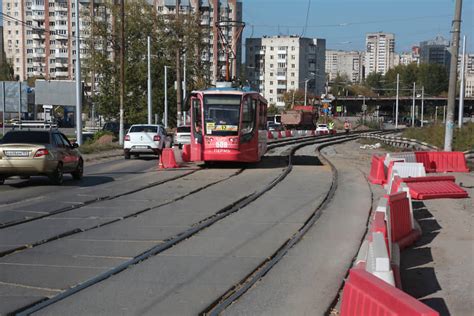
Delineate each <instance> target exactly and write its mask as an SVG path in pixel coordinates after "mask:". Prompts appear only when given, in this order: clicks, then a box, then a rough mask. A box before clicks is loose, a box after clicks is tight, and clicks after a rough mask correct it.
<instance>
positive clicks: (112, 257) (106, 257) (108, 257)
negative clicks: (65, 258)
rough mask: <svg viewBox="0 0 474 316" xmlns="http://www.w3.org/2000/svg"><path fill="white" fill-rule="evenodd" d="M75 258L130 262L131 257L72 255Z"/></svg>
mask: <svg viewBox="0 0 474 316" xmlns="http://www.w3.org/2000/svg"><path fill="white" fill-rule="evenodd" d="M73 257H75V258H81V257H83V258H99V259H123V260H130V259H132V258H133V257H116V256H92V255H74V256H73Z"/></svg>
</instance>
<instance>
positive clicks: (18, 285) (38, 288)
mask: <svg viewBox="0 0 474 316" xmlns="http://www.w3.org/2000/svg"><path fill="white" fill-rule="evenodd" d="M0 285H7V286H14V287H21V288H24V289H31V290H41V291H49V292H59V293H60V292H62V291H63V290H59V289H51V288H47V287H38V286H31V285H24V284H18V283H8V282H2V281H0Z"/></svg>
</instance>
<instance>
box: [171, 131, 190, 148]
mask: <svg viewBox="0 0 474 316" xmlns="http://www.w3.org/2000/svg"><path fill="white" fill-rule="evenodd" d="M173 143H174V144H175V145H178V147H179V149H181V148H182V147H183V145H184V144H191V126H189V125H183V126H178V127H177V128H176V132H175V134H174V140H173Z"/></svg>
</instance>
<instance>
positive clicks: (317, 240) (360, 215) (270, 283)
mask: <svg viewBox="0 0 474 316" xmlns="http://www.w3.org/2000/svg"><path fill="white" fill-rule="evenodd" d="M336 148H337V147H336ZM332 162H333V163H335V164H336V167H337V168H338V170H339V181H338V190H337V191H336V194H335V197H334V198H333V200H332V201H331V203H330V204H329V205H328V207H327V208H326V209H324V210H323V212H322V215H321V217H320V218H319V219H318V221H317V222H316V223H315V225H314V226H313V227H312V228H311V229H310V230H309V231H308V233H307V234H306V235H305V236H304V238H303V239H302V240H301V241H300V242H299V243H298V244H297V245H296V246H295V247H293V248H292V249H291V250H290V251H289V252H288V254H287V255H286V256H285V257H284V258H283V259H282V260H281V261H280V262H279V263H278V264H277V265H276V266H275V267H273V269H272V270H271V271H270V272H269V273H268V274H267V275H265V277H264V278H263V279H262V280H261V281H260V282H259V283H258V286H255V287H253V288H252V289H251V290H249V292H248V293H246V294H245V295H244V296H243V297H242V298H241V299H240V300H239V301H237V302H236V303H234V304H233V305H231V306H230V307H229V308H228V309H227V310H226V312H225V314H228V315H262V314H267V315H323V314H324V313H325V312H326V310H327V308H328V307H329V305H330V304H331V303H332V301H333V299H334V298H335V296H336V295H337V293H338V290H339V287H340V285H341V284H342V282H343V279H344V277H345V274H346V272H347V269H348V268H349V266H350V264H351V261H352V259H353V257H354V256H355V254H356V253H357V249H358V246H359V244H360V240H361V239H362V236H363V235H364V233H365V229H366V221H367V217H368V215H369V211H370V206H371V195H370V190H369V187H368V184H367V182H366V180H365V178H364V177H363V175H362V174H361V173H360V171H358V170H357V169H356V168H354V167H353V166H352V165H351V164H349V163H348V162H347V161H343V160H337V159H332Z"/></svg>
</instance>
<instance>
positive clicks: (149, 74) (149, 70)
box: [147, 36, 152, 124]
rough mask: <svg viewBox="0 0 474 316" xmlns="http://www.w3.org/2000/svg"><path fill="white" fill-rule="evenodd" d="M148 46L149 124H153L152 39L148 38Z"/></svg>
mask: <svg viewBox="0 0 474 316" xmlns="http://www.w3.org/2000/svg"><path fill="white" fill-rule="evenodd" d="M147 44H148V124H151V95H152V91H151V39H150V36H148V38H147Z"/></svg>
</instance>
